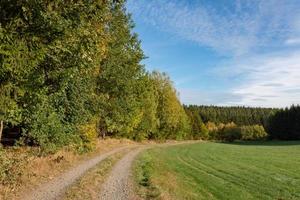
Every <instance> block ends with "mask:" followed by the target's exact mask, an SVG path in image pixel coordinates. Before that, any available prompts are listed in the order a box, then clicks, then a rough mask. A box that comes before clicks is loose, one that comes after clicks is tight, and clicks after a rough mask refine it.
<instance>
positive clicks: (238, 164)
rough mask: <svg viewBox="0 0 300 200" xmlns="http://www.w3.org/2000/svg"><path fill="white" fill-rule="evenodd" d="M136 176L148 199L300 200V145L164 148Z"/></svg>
mask: <svg viewBox="0 0 300 200" xmlns="http://www.w3.org/2000/svg"><path fill="white" fill-rule="evenodd" d="M134 172H135V178H136V183H137V191H138V193H139V195H140V196H141V197H143V198H145V199H179V200H182V199H191V200H192V199H195V200H196V199H197V200H198V199H230V200H234V199H236V200H240V199H277V200H286V199H300V142H299V141H298V142H297V141H294V142H292V141H290V142H281V141H267V142H237V143H212V142H203V143H198V144H187V145H178V146H171V147H164V148H159V147H158V148H155V149H150V150H147V151H146V152H145V153H143V154H142V155H140V156H139V158H138V160H137V161H136V163H135V171H134ZM153 188H155V189H154V190H153ZM153 191H154V194H155V195H152V193H153Z"/></svg>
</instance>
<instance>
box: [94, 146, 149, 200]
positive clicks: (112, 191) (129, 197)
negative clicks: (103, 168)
mask: <svg viewBox="0 0 300 200" xmlns="http://www.w3.org/2000/svg"><path fill="white" fill-rule="evenodd" d="M144 149H145V148H137V149H134V150H132V151H130V152H129V153H128V154H126V155H125V156H124V157H123V158H122V159H121V160H120V161H118V162H117V163H116V164H115V166H114V167H113V169H112V171H111V172H110V176H109V177H108V179H107V180H106V181H105V182H104V183H103V185H102V190H101V193H100V196H99V199H100V200H138V199H140V198H138V197H137V196H136V195H135V194H134V191H133V188H134V187H133V182H132V173H131V167H132V163H133V161H134V159H135V157H136V156H137V155H138V154H139V153H140V152H141V151H142V150H144Z"/></svg>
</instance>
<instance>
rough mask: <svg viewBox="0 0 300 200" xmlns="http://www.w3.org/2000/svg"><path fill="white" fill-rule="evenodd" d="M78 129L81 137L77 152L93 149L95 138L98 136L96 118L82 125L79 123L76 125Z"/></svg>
mask: <svg viewBox="0 0 300 200" xmlns="http://www.w3.org/2000/svg"><path fill="white" fill-rule="evenodd" d="M78 130H79V134H80V139H81V141H80V142H79V145H78V150H79V152H86V151H90V150H93V149H94V147H95V144H96V139H97V137H98V132H97V120H96V119H93V120H91V121H90V122H88V123H86V124H84V125H80V126H79V127H78Z"/></svg>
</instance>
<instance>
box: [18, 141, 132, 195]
mask: <svg viewBox="0 0 300 200" xmlns="http://www.w3.org/2000/svg"><path fill="white" fill-rule="evenodd" d="M129 148H130V147H121V148H117V149H114V150H112V151H109V152H107V153H104V154H101V155H99V156H97V157H94V158H92V159H90V160H88V161H85V162H83V163H81V164H79V165H78V166H76V167H74V168H73V169H71V170H69V171H67V172H65V173H64V174H62V175H60V176H59V177H57V178H55V179H53V180H52V181H50V182H48V183H46V184H44V185H42V186H41V187H39V188H37V189H36V190H35V191H34V192H32V193H28V194H26V195H25V196H23V197H22V200H57V199H60V198H61V196H62V195H63V194H64V193H65V191H66V189H67V188H68V187H69V186H70V185H72V184H73V183H74V182H75V181H76V180H78V179H79V178H80V177H81V176H82V175H84V174H85V172H86V171H88V170H89V169H91V168H92V167H94V166H95V165H97V164H98V163H99V162H101V161H103V160H105V159H106V158H108V157H109V156H111V155H113V154H115V153H118V152H121V151H124V150H126V149H129Z"/></svg>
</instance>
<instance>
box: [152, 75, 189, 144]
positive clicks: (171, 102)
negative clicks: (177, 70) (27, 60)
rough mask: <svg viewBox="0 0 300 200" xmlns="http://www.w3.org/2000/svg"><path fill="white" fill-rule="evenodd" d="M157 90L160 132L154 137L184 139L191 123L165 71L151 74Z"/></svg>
mask: <svg viewBox="0 0 300 200" xmlns="http://www.w3.org/2000/svg"><path fill="white" fill-rule="evenodd" d="M150 77H151V79H152V80H153V84H154V87H155V89H156V91H157V96H158V106H157V114H156V116H157V119H158V132H157V133H156V134H153V135H152V137H153V138H155V139H159V140H164V139H184V138H186V137H187V134H188V133H189V132H190V123H189V119H188V116H187V115H186V113H185V111H184V109H183V107H182V106H181V104H180V102H179V100H178V96H177V92H176V90H175V88H174V87H173V84H172V82H171V80H170V79H169V77H168V76H167V75H166V74H165V73H162V74H161V73H159V72H156V71H155V72H153V73H152V74H151V75H150Z"/></svg>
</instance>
